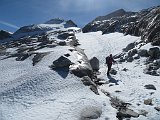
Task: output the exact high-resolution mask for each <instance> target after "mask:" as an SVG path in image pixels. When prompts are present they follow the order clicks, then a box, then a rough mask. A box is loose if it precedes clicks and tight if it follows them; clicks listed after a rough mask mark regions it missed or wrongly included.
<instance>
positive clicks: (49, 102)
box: [0, 32, 160, 120]
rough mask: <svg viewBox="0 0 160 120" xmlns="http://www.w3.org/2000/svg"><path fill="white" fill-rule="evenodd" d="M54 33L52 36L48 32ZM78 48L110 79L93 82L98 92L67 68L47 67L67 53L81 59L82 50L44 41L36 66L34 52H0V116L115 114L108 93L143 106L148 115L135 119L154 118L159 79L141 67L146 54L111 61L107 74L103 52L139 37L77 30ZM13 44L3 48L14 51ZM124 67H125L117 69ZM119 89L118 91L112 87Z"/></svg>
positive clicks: (67, 118) (25, 119) (76, 119)
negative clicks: (25, 54)
mask: <svg viewBox="0 0 160 120" xmlns="http://www.w3.org/2000/svg"><path fill="white" fill-rule="evenodd" d="M53 37H54V36H53ZM76 37H77V39H78V40H79V43H80V46H79V48H81V49H84V52H85V54H86V55H87V57H88V58H89V59H90V58H92V57H94V56H95V57H97V58H98V59H99V60H100V72H101V74H100V75H98V77H99V78H103V79H105V80H106V81H109V82H110V83H109V84H104V85H102V86H99V87H98V91H99V93H100V95H96V94H95V93H94V92H92V91H91V90H90V89H89V87H87V86H84V85H83V83H82V82H81V78H78V77H76V76H74V75H73V74H71V73H70V72H67V71H56V70H51V69H50V67H49V66H50V65H52V63H53V61H54V60H56V59H57V58H59V57H60V56H63V55H64V54H67V53H69V54H70V56H69V57H68V59H70V60H71V61H72V62H73V63H76V64H78V61H79V60H82V57H83V56H81V54H79V53H78V52H74V51H73V52H71V51H70V50H69V49H75V48H74V47H70V46H56V47H53V48H47V47H44V48H42V49H39V50H37V51H34V52H35V53H48V54H47V55H46V56H44V58H42V60H41V61H40V62H38V63H37V64H36V65H35V66H33V65H32V59H33V57H34V54H32V55H31V56H30V57H28V58H27V59H26V60H24V61H16V60H15V57H11V58H7V59H2V58H4V56H0V66H1V67H0V71H1V72H0V120H88V119H89V118H87V117H90V116H92V117H93V116H97V115H100V117H99V118H98V119H97V120H105V119H107V120H108V119H110V120H117V118H116V113H117V110H116V109H114V108H113V107H112V106H111V104H110V98H109V97H107V96H106V95H104V94H103V93H102V92H101V90H104V91H107V92H109V93H110V94H111V96H114V97H118V98H119V99H121V100H123V101H125V102H128V103H131V104H132V105H131V106H130V108H131V109H133V110H134V111H136V112H138V113H139V112H140V111H141V110H146V111H147V112H148V114H147V116H146V117H145V116H142V115H140V117H139V118H131V119H136V120H137V119H138V120H146V119H148V120H158V119H159V118H160V113H158V112H157V111H156V110H155V109H154V107H155V106H158V105H159V104H160V99H159V93H160V81H159V77H157V76H150V75H146V74H144V73H143V68H144V67H145V65H144V61H145V58H142V59H139V60H135V61H134V62H132V63H127V62H124V63H122V64H115V65H113V68H114V69H116V70H117V71H118V74H117V75H112V76H111V77H107V76H106V66H105V65H104V63H105V57H106V56H107V55H109V54H110V53H112V54H113V55H115V54H117V53H120V52H121V51H122V49H123V48H125V47H126V46H127V45H128V44H129V43H132V42H134V41H138V40H140V38H139V37H134V36H130V35H127V36H124V35H123V34H121V33H111V34H106V35H102V33H101V32H94V33H76ZM16 50H17V48H9V49H7V51H8V52H10V53H15V52H16ZM123 68H127V69H128V71H126V72H125V71H122V69H123ZM146 84H153V85H155V87H156V88H157V90H156V91H155V90H147V89H145V88H144V85H146ZM115 91H120V92H115ZM148 98H152V99H153V105H152V106H149V105H144V103H143V101H144V100H145V99H148Z"/></svg>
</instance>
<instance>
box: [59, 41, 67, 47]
mask: <svg viewBox="0 0 160 120" xmlns="http://www.w3.org/2000/svg"><path fill="white" fill-rule="evenodd" d="M58 45H61V46H65V45H66V42H65V41H60V42H59V43H58Z"/></svg>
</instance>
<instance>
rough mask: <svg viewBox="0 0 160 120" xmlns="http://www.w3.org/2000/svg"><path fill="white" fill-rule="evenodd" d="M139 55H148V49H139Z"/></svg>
mask: <svg viewBox="0 0 160 120" xmlns="http://www.w3.org/2000/svg"><path fill="white" fill-rule="evenodd" d="M138 55H139V56H141V57H148V56H149V54H148V51H147V50H144V49H141V50H139V51H138Z"/></svg>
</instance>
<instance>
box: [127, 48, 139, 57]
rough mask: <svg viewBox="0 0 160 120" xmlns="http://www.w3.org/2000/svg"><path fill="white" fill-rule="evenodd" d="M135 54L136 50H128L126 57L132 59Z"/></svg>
mask: <svg viewBox="0 0 160 120" xmlns="http://www.w3.org/2000/svg"><path fill="white" fill-rule="evenodd" d="M136 53H137V49H133V50H130V51H129V52H128V57H132V56H134V55H135V54H136Z"/></svg>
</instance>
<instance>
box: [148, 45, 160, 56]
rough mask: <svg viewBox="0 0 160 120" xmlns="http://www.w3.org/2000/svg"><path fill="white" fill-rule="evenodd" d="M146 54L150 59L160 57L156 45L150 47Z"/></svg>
mask: <svg viewBox="0 0 160 120" xmlns="http://www.w3.org/2000/svg"><path fill="white" fill-rule="evenodd" d="M148 54H149V56H150V57H151V58H152V59H157V58H159V57H160V49H159V48H158V47H153V48H150V49H149V51H148Z"/></svg>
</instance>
